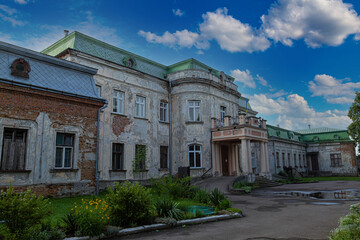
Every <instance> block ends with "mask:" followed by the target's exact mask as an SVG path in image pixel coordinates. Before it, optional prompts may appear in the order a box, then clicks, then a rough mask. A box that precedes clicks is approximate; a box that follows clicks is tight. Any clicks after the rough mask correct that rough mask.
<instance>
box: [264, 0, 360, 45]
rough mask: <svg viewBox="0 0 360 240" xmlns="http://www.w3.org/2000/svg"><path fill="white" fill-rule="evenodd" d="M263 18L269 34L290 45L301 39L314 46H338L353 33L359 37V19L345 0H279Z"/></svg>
mask: <svg viewBox="0 0 360 240" xmlns="http://www.w3.org/2000/svg"><path fill="white" fill-rule="evenodd" d="M261 21H262V30H263V31H264V32H265V34H266V36H267V37H269V38H271V39H273V40H274V41H275V42H281V43H282V44H284V45H287V46H292V45H293V40H299V39H304V41H305V42H306V44H307V45H308V46H310V47H313V48H316V47H320V46H321V45H329V46H338V45H340V44H342V43H343V42H344V40H345V39H346V38H347V37H348V36H349V35H351V34H357V35H356V37H355V39H356V40H359V35H358V34H359V32H360V18H359V16H358V15H357V13H356V11H355V10H354V9H353V6H352V5H351V4H348V3H343V1H342V0H311V1H310V0H278V1H277V2H276V3H274V4H273V5H272V6H271V7H270V9H269V10H268V13H267V15H263V16H262V17H261Z"/></svg>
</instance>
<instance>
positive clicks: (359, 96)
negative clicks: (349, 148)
mask: <svg viewBox="0 0 360 240" xmlns="http://www.w3.org/2000/svg"><path fill="white" fill-rule="evenodd" d="M348 117H349V118H350V119H351V120H352V123H351V124H350V125H349V127H348V130H349V135H350V136H351V137H352V138H353V139H354V140H355V142H356V145H357V148H358V150H360V146H359V143H360V139H359V137H360V92H356V96H355V100H354V102H353V103H352V105H351V107H350V109H349V113H348ZM359 152H360V151H359Z"/></svg>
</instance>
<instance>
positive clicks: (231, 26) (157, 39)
mask: <svg viewBox="0 0 360 240" xmlns="http://www.w3.org/2000/svg"><path fill="white" fill-rule="evenodd" d="M202 17H203V20H204V21H203V22H202V23H201V24H200V25H199V32H191V31H189V30H187V29H184V30H182V31H176V32H175V33H170V32H169V31H166V32H164V33H163V34H162V35H158V34H155V33H152V32H145V31H143V30H140V31H139V35H140V36H142V37H144V38H145V39H146V40H147V41H148V42H151V43H159V44H164V45H167V46H170V47H188V48H190V47H192V46H195V47H196V48H198V49H207V48H209V46H210V43H209V41H211V40H216V41H217V43H218V44H219V45H220V47H221V49H224V50H227V51H229V52H254V51H264V50H266V49H267V48H269V47H270V42H269V41H268V40H267V38H266V37H265V36H264V35H263V34H262V33H261V32H259V31H256V30H254V29H253V28H252V27H251V26H250V25H248V24H244V23H242V22H240V21H239V20H237V19H235V18H234V17H232V16H230V15H228V10H227V9H226V8H219V9H217V10H216V11H215V12H207V13H206V14H203V15H202ZM182 40H185V41H184V42H183V41H182Z"/></svg>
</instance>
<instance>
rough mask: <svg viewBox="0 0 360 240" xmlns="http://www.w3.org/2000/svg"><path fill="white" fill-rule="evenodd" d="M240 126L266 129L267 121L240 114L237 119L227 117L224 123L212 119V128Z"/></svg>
mask: <svg viewBox="0 0 360 240" xmlns="http://www.w3.org/2000/svg"><path fill="white" fill-rule="evenodd" d="M240 125H247V126H251V127H256V128H263V129H266V120H264V119H261V118H258V117H254V116H246V115H245V114H239V115H238V116H236V117H231V116H225V117H224V119H223V121H222V120H220V119H216V118H212V119H211V127H212V128H223V127H233V126H240Z"/></svg>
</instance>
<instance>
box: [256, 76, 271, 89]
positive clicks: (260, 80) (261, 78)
mask: <svg viewBox="0 0 360 240" xmlns="http://www.w3.org/2000/svg"><path fill="white" fill-rule="evenodd" d="M256 79H257V80H258V81H259V83H260V84H261V85H263V86H264V87H266V86H267V85H268V83H267V81H266V80H265V79H264V78H263V77H262V76H260V75H259V74H256Z"/></svg>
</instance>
